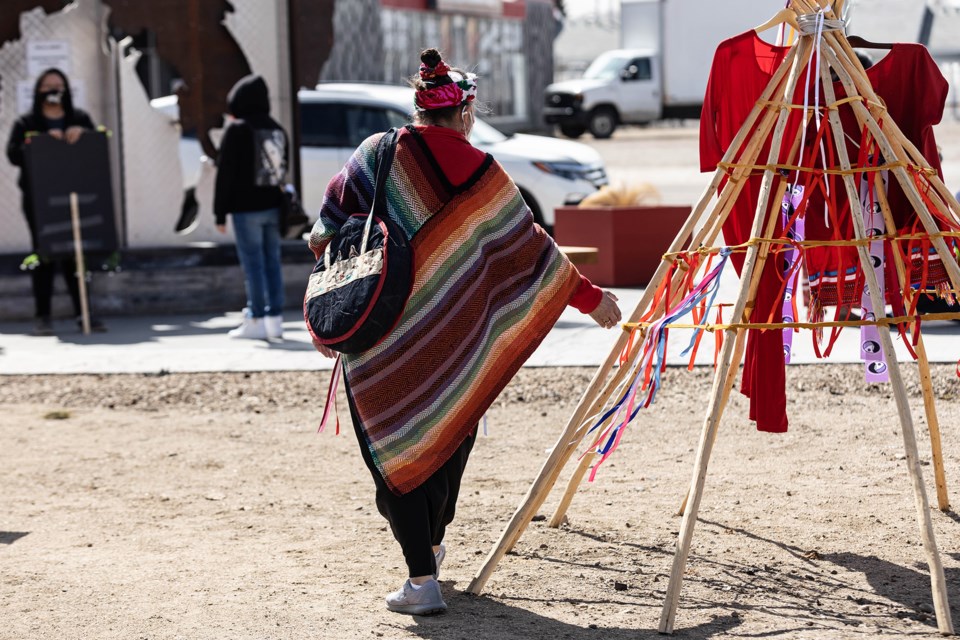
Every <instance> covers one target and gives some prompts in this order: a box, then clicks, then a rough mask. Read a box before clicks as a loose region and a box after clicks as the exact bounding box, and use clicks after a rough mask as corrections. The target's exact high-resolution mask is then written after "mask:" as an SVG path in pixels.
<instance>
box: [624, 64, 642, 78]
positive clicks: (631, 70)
mask: <svg viewBox="0 0 960 640" xmlns="http://www.w3.org/2000/svg"><path fill="white" fill-rule="evenodd" d="M639 72H640V69H638V68H637V65H635V64H631V65H630V66H628V67H627V68H626V69H623V70H622V71H620V79H621V80H625V81H626V80H636V79H637V75H638V74H639Z"/></svg>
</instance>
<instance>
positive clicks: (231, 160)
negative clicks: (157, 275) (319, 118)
mask: <svg viewBox="0 0 960 640" xmlns="http://www.w3.org/2000/svg"><path fill="white" fill-rule="evenodd" d="M227 105H228V114H229V118H228V119H229V124H228V125H227V127H226V129H225V130H224V133H223V140H222V141H221V143H220V153H219V156H218V159H217V183H216V191H215V192H214V203H213V209H214V214H215V215H216V218H217V229H218V230H219V231H220V232H221V233H226V231H227V227H226V222H227V214H230V215H231V216H232V218H233V231H234V234H235V236H236V240H237V254H238V255H239V257H240V264H241V266H242V267H243V273H244V277H245V283H246V291H247V308H246V310H245V311H244V318H243V323H242V324H241V325H240V326H239V327H237V328H236V329H233V330H232V331H230V333H229V335H230V337H231V338H251V339H259V340H265V339H277V338H282V337H283V317H282V315H281V314H282V312H283V273H282V271H281V266H280V238H281V236H280V211H281V205H282V203H283V191H282V190H283V185H284V183H285V182H286V173H287V163H288V160H289V155H290V152H289V145H288V143H287V134H286V132H285V131H284V130H283V127H281V126H280V124H279V123H277V121H276V120H274V119H273V118H271V117H270V95H269V92H268V90H267V83H266V82H264V80H263V78H262V77H260V76H258V75H249V76H246V77H245V78H242V79H241V80H240V81H238V82H237V83H236V84H235V85H234V86H233V88H232V89H231V90H230V94H229V95H228V96H227Z"/></svg>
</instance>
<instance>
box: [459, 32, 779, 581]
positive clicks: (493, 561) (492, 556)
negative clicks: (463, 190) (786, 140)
mask: <svg viewBox="0 0 960 640" xmlns="http://www.w3.org/2000/svg"><path fill="white" fill-rule="evenodd" d="M795 55H796V54H795V51H791V53H790V56H791V57H792V56H795ZM784 69H785V66H784ZM784 69H780V70H778V71H777V73H775V74H774V77H773V78H771V80H770V83H769V85H768V87H767V90H766V91H765V92H764V95H763V96H761V99H760V100H759V101H758V103H757V105H756V106H755V107H754V109H753V111H751V113H750V116H749V117H748V119H747V123H745V125H744V127H743V129H741V131H740V132H739V133H738V134H737V137H736V138H735V139H734V142H733V143H732V144H731V145H730V149H728V151H727V155H725V156H724V161H728V160H729V159H731V158H733V157H734V154H735V153H736V152H737V151H738V150H739V146H740V145H741V144H742V143H743V141H744V140H745V139H746V136H747V133H748V132H749V131H750V129H751V127H752V125H753V124H754V122H755V121H756V119H757V117H758V116H759V114H760V113H761V112H762V111H763V109H764V105H763V102H764V101H766V100H769V99H770V96H771V95H773V92H774V90H775V89H776V88H777V87H778V86H779V85H780V83H781V82H782V79H783V77H784V73H785V71H784ZM748 125H749V126H748ZM740 175H742V174H740ZM725 176H726V173H725V171H724V169H723V168H722V167H721V168H718V169H717V171H716V172H715V173H714V177H713V179H712V180H711V182H710V184H709V185H708V186H707V188H706V189H705V190H704V192H703V195H702V196H701V198H700V201H699V203H698V204H697V206H696V207H695V208H694V211H693V212H692V213H691V215H690V217H689V218H688V219H687V222H686V223H685V224H684V226H683V227H682V228H681V230H680V232H679V233H678V234H677V237H676V238H675V239H674V241H673V243H672V244H671V246H670V248H669V249H668V250H667V252H668V253H675V252H677V251H679V250H680V249H682V248H683V247H684V243H686V242H687V240H688V239H689V237H690V235H691V234H692V233H693V230H694V229H695V227H696V225H697V223H699V221H700V219H701V218H702V217H703V215H704V213H705V212H706V209H707V205H708V204H709V203H710V201H711V199H712V198H713V195H714V193H716V190H717V188H718V187H719V186H720V184H721V183H722V181H723V179H724V177H725ZM742 182H743V181H742V180H739V179H731V180H729V181H728V183H727V185H726V187H725V189H724V191H726V190H727V189H731V190H734V189H735V190H737V191H738V192H739V189H742V188H743V184H742ZM732 200H735V198H732V199H731V203H732ZM714 224H715V226H718V227H719V225H722V220H719V221H715V222H714ZM702 233H703V230H701V234H698V237H702ZM668 271H669V263H668V262H667V261H661V263H660V265H659V266H658V267H657V270H656V271H655V272H654V275H653V277H652V279H651V282H650V284H649V285H648V286H647V289H646V290H645V291H644V294H643V296H642V297H641V299H640V301H639V302H638V304H637V306H636V307H635V309H634V311H633V313H632V314H631V317H630V319H629V320H628V322H636V321H638V320H639V319H640V317H641V316H642V315H643V314H644V312H645V311H646V310H647V309H648V308H649V306H650V303H651V302H652V300H653V296H654V294H655V293H656V289H657V287H658V286H659V284H660V283H661V282H662V280H663V278H664V277H666V275H667V273H668ZM626 341H627V334H626V333H624V334H622V335H621V336H620V337H619V338H618V340H617V342H616V344H615V345H614V346H613V348H612V349H611V350H610V353H609V355H608V356H607V358H606V360H605V361H604V362H603V364H602V365H601V366H600V368H599V369H598V370H597V372H596V373H595V374H594V377H593V379H592V380H591V381H590V384H589V386H588V387H587V389H586V391H584V393H583V396H582V397H581V398H580V402H579V403H578V405H577V408H576V409H575V410H574V413H573V415H572V416H571V417H570V420H569V421H568V422H567V425H566V426H565V428H564V430H563V431H562V433H561V435H560V438H559V439H558V441H557V443H556V444H555V445H554V447H553V449H552V450H551V452H550V455H549V456H548V458H547V460H546V461H545V462H544V464H543V466H542V467H541V469H540V472H539V474H538V476H537V478H536V480H535V481H534V483H533V485H532V486H531V487H530V489H529V490H528V492H527V495H526V496H525V497H524V499H523V502H522V503H521V504H520V506H519V507H518V508H517V510H516V512H515V513H514V515H513V517H512V518H511V519H510V521H509V522H508V524H507V526H506V528H505V529H504V531H503V533H502V534H501V536H500V539H499V540H498V542H497V543H496V544H495V545H494V547H493V549H492V550H491V551H490V553H489V554H488V555H487V558H486V559H485V560H484V563H483V565H482V566H481V567H480V569H479V570H478V571H477V573H476V575H475V576H474V578H473V580H472V581H471V582H470V585H469V586H468V588H467V591H468V592H470V593H474V594H478V593H480V592H481V591H482V590H483V587H484V585H485V584H486V582H487V580H488V579H489V578H490V575H492V573H493V571H494V570H495V569H496V566H497V564H498V563H499V562H500V560H501V559H502V558H503V556H504V554H506V552H507V551H508V550H509V549H511V548H512V547H513V545H514V544H515V543H516V541H517V539H519V537H520V536H521V535H522V534H523V531H524V530H525V529H526V526H527V524H529V522H530V520H531V519H532V518H533V516H534V515H536V511H537V509H539V508H540V506H541V505H542V504H543V501H544V500H545V499H546V495H547V494H548V493H549V491H550V489H551V488H552V487H553V485H554V483H555V482H556V479H557V477H558V476H559V473H560V470H561V469H562V467H563V465H564V464H565V463H566V461H567V460H568V459H569V458H570V455H571V454H572V453H573V451H574V450H575V449H576V446H577V445H578V444H579V442H580V439H578V438H576V435H577V434H578V431H579V432H580V438H582V437H583V433H585V429H584V426H583V423H584V421H585V420H586V418H587V416H589V415H593V414H595V413H596V412H597V411H599V410H600V409H601V408H602V404H601V403H599V402H598V401H597V397H598V394H599V391H600V389H601V387H602V386H603V383H604V381H605V380H606V379H607V377H608V376H609V374H610V372H611V370H612V369H613V367H614V365H615V364H616V362H617V360H618V358H619V354H620V352H621V351H622V350H623V348H624V346H625V345H626Z"/></svg>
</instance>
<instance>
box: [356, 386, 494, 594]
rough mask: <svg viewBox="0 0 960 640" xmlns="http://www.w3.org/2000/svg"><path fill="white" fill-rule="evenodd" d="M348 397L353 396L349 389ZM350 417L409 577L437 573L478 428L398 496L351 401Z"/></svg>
mask: <svg viewBox="0 0 960 640" xmlns="http://www.w3.org/2000/svg"><path fill="white" fill-rule="evenodd" d="M347 397H348V398H349V397H350V393H349V390H348V391H347ZM350 417H351V418H353V428H354V431H355V432H356V434H357V440H358V441H359V443H360V454H361V455H362V456H363V461H364V462H365V463H366V464H367V468H368V469H369V470H370V474H371V475H372V476H373V482H374V484H375V485H376V486H377V509H378V510H379V511H380V515H382V516H383V517H384V518H386V519H387V522H389V523H390V529H391V530H392V531H393V537H394V538H396V539H397V542H399V543H400V548H401V549H402V550H403V557H404V560H406V562H407V569H408V570H409V572H410V577H411V578H414V577H417V576H428V575H430V574H432V573H435V572H436V570H437V567H436V558H435V557H434V555H433V547H434V545H438V544H440V543H441V542H443V534H444V533H445V532H446V529H447V525H448V524H450V523H451V522H453V516H454V513H455V511H456V507H457V496H458V495H459V494H460V479H461V478H462V477H463V471H464V469H465V468H466V466H467V458H468V457H469V456H470V451H471V450H472V449H473V443H474V441H475V440H476V437H477V435H476V431H474V432H473V433H471V434H470V435H468V436H467V437H466V439H464V441H463V443H462V444H461V445H460V446H459V447H458V448H457V450H456V451H454V453H453V455H452V456H451V457H450V459H449V460H447V462H446V463H444V465H443V466H442V467H440V468H439V469H438V470H437V471H436V473H434V474H433V475H432V476H430V477H429V478H427V479H426V481H424V483H423V484H421V485H420V486H419V487H417V488H416V489H413V490H412V491H410V492H408V493H405V494H403V495H402V496H398V495H397V494H395V493H393V492H392V491H391V490H390V487H388V486H387V483H386V482H384V480H383V476H381V475H380V471H379V470H378V469H377V467H376V465H375V464H374V463H373V457H372V456H371V455H370V450H369V449H368V448H367V443H366V439H365V438H364V436H363V432H362V431H361V429H360V421H359V420H358V419H357V413H356V409H355V408H354V406H353V402H352V401H351V402H350Z"/></svg>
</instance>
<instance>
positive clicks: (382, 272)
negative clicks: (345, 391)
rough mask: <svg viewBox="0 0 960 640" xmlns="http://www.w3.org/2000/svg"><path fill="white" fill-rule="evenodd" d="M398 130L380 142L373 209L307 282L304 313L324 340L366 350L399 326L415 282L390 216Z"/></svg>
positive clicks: (344, 231)
mask: <svg viewBox="0 0 960 640" xmlns="http://www.w3.org/2000/svg"><path fill="white" fill-rule="evenodd" d="M398 137H399V131H398V130H397V129H391V130H390V131H388V132H387V133H386V134H384V136H383V137H382V138H381V139H380V143H379V144H378V145H377V157H378V163H377V174H376V176H377V177H376V185H375V187H374V196H373V205H372V206H371V208H370V212H369V213H355V214H353V215H351V216H350V217H349V218H348V219H347V221H346V222H345V223H344V224H343V226H342V227H340V230H339V231H338V232H337V234H336V235H335V236H334V237H333V238H332V239H331V240H330V242H329V243H328V244H327V248H326V250H325V251H324V254H323V256H321V258H320V260H318V261H317V264H316V266H315V267H314V269H313V273H312V274H311V275H310V280H309V282H308V284H307V293H306V295H305V296H304V300H303V316H304V318H305V319H306V321H307V325H308V327H309V329H310V333H311V334H312V335H313V337H314V338H315V339H316V341H317V342H319V343H320V344H323V345H326V346H327V347H329V348H331V349H333V350H335V351H339V352H340V353H348V354H350V353H361V352H363V351H366V350H368V349H370V348H371V347H373V346H374V345H376V344H377V343H379V342H380V341H381V340H383V338H385V337H386V336H387V334H388V333H390V331H392V330H393V328H394V327H395V326H396V324H397V322H398V321H399V319H400V316H401V315H402V314H403V309H404V307H405V306H406V303H407V298H408V297H409V296H410V290H411V288H412V286H413V250H412V248H411V247H410V242H409V240H408V239H407V236H406V234H405V233H404V231H403V229H402V228H400V226H399V225H397V224H396V223H395V222H394V221H393V220H391V219H390V217H389V216H388V215H387V206H386V188H385V186H386V180H387V176H388V175H389V174H390V167H391V165H392V164H393V156H394V152H395V151H396V148H397V138H398Z"/></svg>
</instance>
